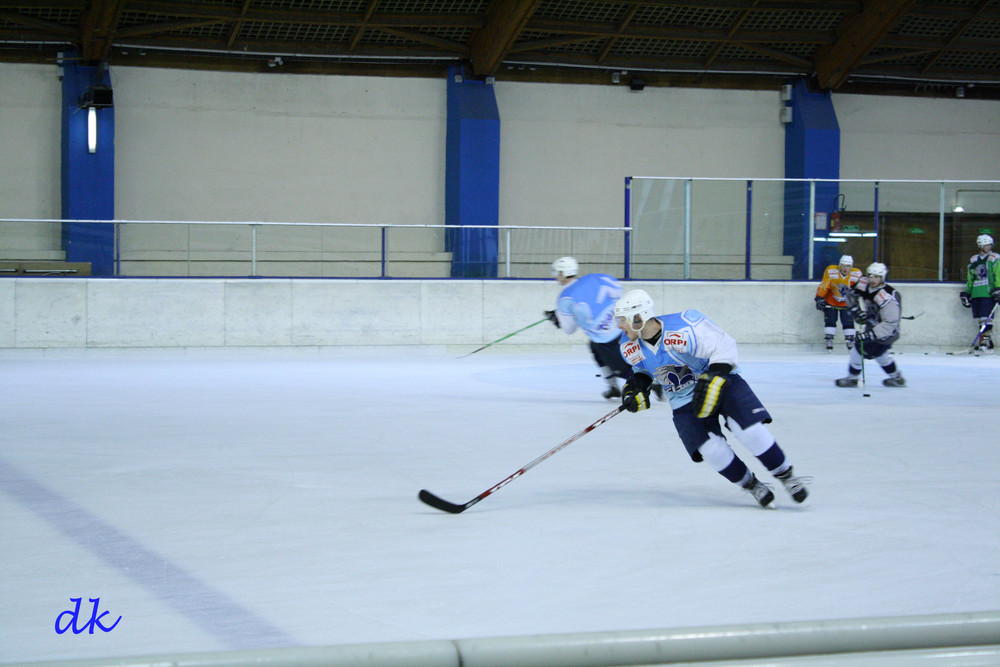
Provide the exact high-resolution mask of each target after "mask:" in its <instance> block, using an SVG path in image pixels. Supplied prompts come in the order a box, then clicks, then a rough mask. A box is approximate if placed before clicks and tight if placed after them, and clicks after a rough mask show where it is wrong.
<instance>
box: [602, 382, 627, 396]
mask: <svg viewBox="0 0 1000 667" xmlns="http://www.w3.org/2000/svg"><path fill="white" fill-rule="evenodd" d="M621 395H622V392H621V390H620V389H619V388H618V383H617V382H615V381H614V379H613V378H608V388H607V389H605V390H604V393H603V394H601V396H603V397H604V398H606V399H608V400H611V399H612V398H621Z"/></svg>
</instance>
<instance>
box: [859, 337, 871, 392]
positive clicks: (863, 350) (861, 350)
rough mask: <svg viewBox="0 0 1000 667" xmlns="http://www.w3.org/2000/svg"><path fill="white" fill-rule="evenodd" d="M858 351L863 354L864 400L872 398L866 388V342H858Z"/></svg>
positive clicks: (862, 378)
mask: <svg viewBox="0 0 1000 667" xmlns="http://www.w3.org/2000/svg"><path fill="white" fill-rule="evenodd" d="M858 351H859V352H861V396H863V397H864V398H871V394H869V393H868V389H867V388H866V387H865V344H864V341H859V342H858Z"/></svg>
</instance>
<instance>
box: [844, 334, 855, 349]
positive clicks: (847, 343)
mask: <svg viewBox="0 0 1000 667" xmlns="http://www.w3.org/2000/svg"><path fill="white" fill-rule="evenodd" d="M844 345H845V346H846V347H847V351H848V352H850V351H851V348H852V347H854V336H848V337H847V338H845V339H844Z"/></svg>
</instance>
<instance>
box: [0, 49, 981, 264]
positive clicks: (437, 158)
mask: <svg viewBox="0 0 1000 667" xmlns="http://www.w3.org/2000/svg"><path fill="white" fill-rule="evenodd" d="M111 76H112V83H113V85H114V89H115V118H116V127H115V167H116V175H115V177H116V184H115V212H116V217H118V218H120V219H151V220H164V219H166V220H230V221H239V220H263V221H290V222H314V221H332V222H351V223H357V222H364V223H408V224H413V223H428V224H441V223H443V221H444V169H445V152H444V149H445V129H446V120H447V117H446V116H447V110H446V99H445V93H446V87H445V82H444V80H438V79H407V78H395V77H387V78H380V77H344V76H307V75H283V74H268V73H265V74H246V73H224V72H202V71H187V70H160V69H152V68H135V67H113V68H112V70H111ZM496 96H497V103H498V107H499V110H500V116H501V123H502V130H501V149H500V159H501V165H500V223H501V224H504V225H521V224H545V225H585V226H586V225H594V226H606V225H617V224H619V223H621V221H622V218H623V211H622V208H623V207H622V202H623V180H624V177H625V176H627V175H632V176H636V175H649V176H680V177H740V178H744V177H754V178H780V177H781V176H782V175H783V173H784V126H783V125H782V124H781V123H780V122H779V119H778V110H779V108H780V106H781V103H780V100H779V96H778V92H777V91H776V90H775V91H740V90H703V89H685V88H655V87H647V88H646V89H645V90H644V91H642V92H640V93H634V92H630V91H628V90H625V89H623V88H621V87H617V86H616V87H612V86H584V85H565V84H564V85H560V84H543V83H512V82H503V81H501V82H498V83H497V84H496ZM60 99H61V91H60V84H59V80H58V69H57V68H56V67H55V66H47V65H28V64H12V63H0V127H2V129H3V132H2V133H0V158H2V159H0V218H14V217H39V218H56V217H58V214H59V211H60V200H59V196H60V187H59V160H60V152H59V146H60ZM833 99H834V105H835V109H836V111H837V115H838V120H839V123H840V128H841V167H842V169H841V175H842V176H843V177H844V178H879V179H894V178H896V179H898V178H925V179H955V180H979V179H1000V160H998V159H997V156H998V155H1000V102H996V101H981V100H968V99H961V100H957V99H956V100H937V99H924V98H904V97H879V96H858V95H836V94H835V95H834V97H833ZM0 233H3V234H5V235H7V230H4V229H2V228H0ZM159 233H164V234H165V233H167V232H166V231H164V230H160V232H159ZM441 237H442V238H443V233H442V234H441ZM136 242H137V243H140V244H141V243H143V241H141V240H136ZM413 242H414V243H430V242H432V241H429V240H427V239H424V238H423V237H420V239H419V241H418V240H417V239H414V240H413ZM148 243H150V245H151V247H154V248H155V240H153V241H149V242H148ZM2 245H3V244H2V243H0V246H2ZM438 250H440V248H438Z"/></svg>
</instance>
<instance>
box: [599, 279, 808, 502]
mask: <svg viewBox="0 0 1000 667" xmlns="http://www.w3.org/2000/svg"><path fill="white" fill-rule="evenodd" d="M653 308H654V307H653V299H652V298H651V297H650V296H649V294H647V293H646V292H645V291H643V290H631V291H629V292H626V293H625V294H624V295H623V296H622V298H621V299H619V300H618V303H617V304H616V305H615V319H616V322H617V323H618V327H619V328H620V329H621V330H622V331H623V332H624V333H623V334H622V335H621V338H620V345H621V354H622V356H623V357H624V358H625V360H626V361H628V363H629V364H631V365H632V368H633V370H634V371H635V373H634V375H633V376H632V379H630V380H629V381H628V382H626V383H625V387H624V388H623V389H622V405H623V406H624V407H625V409H626V410H628V411H629V412H638V411H639V410H644V409H646V408H647V407H649V388H650V385H651V384H652V383H653V379H654V378H655V379H657V380H659V381H660V383H661V384H662V385H663V390H664V392H666V394H667V396H668V397H669V401H670V407H671V409H672V410H673V421H674V427H675V428H676V429H677V434H678V435H679V436H680V438H681V442H683V443H684V447H685V449H687V452H688V455H689V456H690V457H691V459H692V460H693V461H694V462H695V463H698V462H700V461H702V460H704V461H707V462H708V464H709V465H711V466H712V467H713V468H714V469H715V470H716V472H718V473H719V474H721V475H722V476H723V477H725V478H726V479H728V480H729V481H730V482H732V483H734V484H738V485H739V486H740V487H742V488H743V489H744V490H746V491H747V492H748V493H750V494H751V495H752V496H753V497H754V499H755V500H756V501H757V502H758V503H760V505H761V506H762V507H767V506H769V505H770V504H771V503H773V502H774V493H773V492H772V491H771V489H770V487H769V486H768V485H767V484H764V483H763V482H761V481H760V480H759V479H757V476H756V475H754V474H753V472H752V471H751V470H750V469H749V468H748V467H747V465H746V464H745V463H744V462H743V461H742V460H741V459H740V458H739V456H737V455H736V453H735V452H734V451H733V449H732V447H731V446H730V445H729V442H728V441H727V440H726V438H725V437H724V436H723V435H722V428H721V425H720V418H721V419H722V420H723V423H724V424H725V426H726V428H728V429H729V430H730V431H731V432H732V433H733V435H734V436H736V438H737V439H738V440H739V441H740V442H741V443H743V445H744V446H745V447H746V448H747V449H748V450H750V452H751V453H752V454H753V455H754V456H756V457H757V459H758V460H759V461H760V462H761V463H762V464H763V465H764V467H765V468H767V469H768V470H769V471H770V472H771V474H772V475H774V476H775V477H776V478H777V479H778V480H780V481H781V483H782V484H783V485H784V486H785V489H786V490H787V491H788V493H789V494H790V495H791V496H792V499H793V500H794V501H795V502H797V503H801V502H802V501H804V500H805V499H806V497H807V496H808V495H809V492H808V490H807V489H806V485H805V482H806V479H805V478H802V477H796V476H794V475H793V473H792V466H791V464H790V463H789V462H788V460H787V459H786V457H785V453H784V451H783V450H782V449H781V447H779V446H778V443H777V442H776V441H775V439H774V436H773V435H771V431H770V430H769V429H768V428H767V426H765V424H769V423H770V422H771V415H770V414H768V412H767V409H766V408H765V407H764V406H763V405H762V404H761V402H760V400H759V399H758V398H757V396H756V394H754V392H753V390H752V389H751V388H750V385H749V384H747V382H746V380H744V379H743V378H742V377H741V376H740V374H739V360H738V355H737V350H736V341H735V340H734V339H733V337H732V336H730V335H729V334H728V333H726V332H725V331H723V330H722V329H721V328H719V326H718V325H716V324H715V323H714V322H712V320H710V319H708V318H707V317H705V315H703V314H702V313H700V312H698V311H697V310H685V311H684V312H680V313H672V314H669V315H654V309H653Z"/></svg>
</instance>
